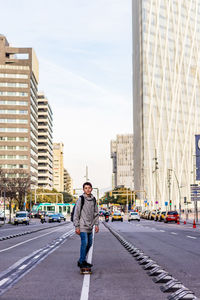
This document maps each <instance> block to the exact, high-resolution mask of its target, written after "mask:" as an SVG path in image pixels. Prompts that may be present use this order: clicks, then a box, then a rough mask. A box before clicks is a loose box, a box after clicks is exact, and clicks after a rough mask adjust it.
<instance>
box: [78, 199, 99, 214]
mask: <svg viewBox="0 0 200 300" xmlns="http://www.w3.org/2000/svg"><path fill="white" fill-rule="evenodd" d="M80 197H81V210H80V215H81V211H82V209H83V205H84V203H85V198H84V196H83V195H81V196H80ZM96 202H97V200H96V198H95V197H94V211H95V206H96Z"/></svg>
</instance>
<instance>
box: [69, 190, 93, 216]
mask: <svg viewBox="0 0 200 300" xmlns="http://www.w3.org/2000/svg"><path fill="white" fill-rule="evenodd" d="M80 197H81V210H80V214H81V211H82V209H83V205H84V202H85V198H84V196H83V195H81V196H80ZM95 205H96V198H95V197H94V210H95ZM75 209H76V204H75V205H74V207H73V209H72V212H71V218H70V220H71V222H74V213H75Z"/></svg>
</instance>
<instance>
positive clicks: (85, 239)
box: [79, 232, 92, 263]
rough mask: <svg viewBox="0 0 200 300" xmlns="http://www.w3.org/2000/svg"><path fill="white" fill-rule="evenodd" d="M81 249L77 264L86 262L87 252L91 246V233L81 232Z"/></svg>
mask: <svg viewBox="0 0 200 300" xmlns="http://www.w3.org/2000/svg"><path fill="white" fill-rule="evenodd" d="M80 237H81V249H80V259H79V262H80V263H82V262H83V261H85V260H86V256H87V254H88V251H89V249H90V247H91V246H92V232H91V233H87V232H81V233H80Z"/></svg>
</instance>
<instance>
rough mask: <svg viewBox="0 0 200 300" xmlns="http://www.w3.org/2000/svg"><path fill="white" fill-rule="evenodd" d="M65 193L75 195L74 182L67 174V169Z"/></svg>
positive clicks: (65, 173) (65, 172) (65, 171)
mask: <svg viewBox="0 0 200 300" xmlns="http://www.w3.org/2000/svg"><path fill="white" fill-rule="evenodd" d="M64 192H67V193H69V194H71V195H72V194H73V182H72V178H71V176H70V175H69V173H68V172H67V170H66V169H64Z"/></svg>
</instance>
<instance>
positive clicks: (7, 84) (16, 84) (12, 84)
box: [0, 82, 28, 88]
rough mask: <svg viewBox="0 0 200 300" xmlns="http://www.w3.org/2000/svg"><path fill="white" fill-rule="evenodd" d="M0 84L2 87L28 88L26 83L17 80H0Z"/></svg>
mask: <svg viewBox="0 0 200 300" xmlns="http://www.w3.org/2000/svg"><path fill="white" fill-rule="evenodd" d="M0 86H2V87H19V88H28V84H27V83H19V82H0Z"/></svg>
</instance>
